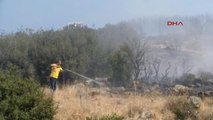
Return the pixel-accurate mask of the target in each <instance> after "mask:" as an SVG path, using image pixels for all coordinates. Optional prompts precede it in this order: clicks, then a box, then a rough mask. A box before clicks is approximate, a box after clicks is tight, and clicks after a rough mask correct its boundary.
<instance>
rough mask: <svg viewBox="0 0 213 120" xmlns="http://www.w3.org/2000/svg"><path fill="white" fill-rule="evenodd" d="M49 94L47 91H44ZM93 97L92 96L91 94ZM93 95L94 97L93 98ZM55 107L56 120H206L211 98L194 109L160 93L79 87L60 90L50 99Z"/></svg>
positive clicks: (181, 98) (184, 98)
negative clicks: (120, 91)
mask: <svg viewBox="0 0 213 120" xmlns="http://www.w3.org/2000/svg"><path fill="white" fill-rule="evenodd" d="M45 93H46V94H50V90H49V89H46V90H45ZM91 93H93V94H91ZM94 93H96V94H94ZM53 98H54V101H55V102H56V104H57V105H58V113H57V114H56V115H55V119H56V120H61V119H67V120H84V119H86V118H87V119H89V120H96V119H101V120H102V119H103V120H105V119H106V120H120V119H123V117H124V119H125V120H126V119H127V120H139V119H153V120H160V119H162V120H176V119H179V120H186V119H193V120H209V118H210V117H211V116H212V114H213V111H212V110H211V108H212V107H213V104H212V98H205V99H203V100H202V103H201V106H200V107H199V108H195V107H194V106H193V105H192V104H191V103H190V101H189V99H188V96H175V95H169V96H165V95H163V94H161V93H157V92H156V93H155V92H152V93H141V94H139V93H138V94H135V93H134V92H123V93H121V94H116V93H111V92H110V91H108V89H105V88H99V89H98V88H89V87H87V86H84V85H83V84H77V85H72V86H66V87H62V88H61V89H59V90H57V91H56V93H55V94H54V96H53Z"/></svg>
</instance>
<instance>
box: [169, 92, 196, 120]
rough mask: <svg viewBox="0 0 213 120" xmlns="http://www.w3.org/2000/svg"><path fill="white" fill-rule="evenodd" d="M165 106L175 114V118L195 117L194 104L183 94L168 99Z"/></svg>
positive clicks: (183, 119) (180, 119) (181, 119)
mask: <svg viewBox="0 0 213 120" xmlns="http://www.w3.org/2000/svg"><path fill="white" fill-rule="evenodd" d="M167 108H168V109H169V110H171V111H172V112H173V113H174V114H175V115H176V119H178V120H185V119H187V118H193V119H195V118H196V114H195V113H196V111H195V108H194V106H193V105H192V104H191V103H190V102H189V101H188V100H187V98H186V97H184V96H181V97H178V98H176V97H175V98H171V99H169V100H168V103H167Z"/></svg>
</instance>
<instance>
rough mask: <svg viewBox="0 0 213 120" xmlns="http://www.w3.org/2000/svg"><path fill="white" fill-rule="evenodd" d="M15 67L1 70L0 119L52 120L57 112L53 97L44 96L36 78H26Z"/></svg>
mask: <svg viewBox="0 0 213 120" xmlns="http://www.w3.org/2000/svg"><path fill="white" fill-rule="evenodd" d="M10 68H11V67H10ZM14 68H15V67H12V69H9V70H7V71H6V70H4V71H3V70H0V83H1V84H0V119H1V120H2V119H3V120H52V119H53V116H54V114H55V113H56V108H55V107H54V104H53V99H52V98H51V97H45V96H44V94H43V91H42V90H41V87H40V86H39V84H38V83H36V82H35V80H30V79H24V78H23V77H22V76H21V75H19V74H18V72H17V70H15V69H14Z"/></svg>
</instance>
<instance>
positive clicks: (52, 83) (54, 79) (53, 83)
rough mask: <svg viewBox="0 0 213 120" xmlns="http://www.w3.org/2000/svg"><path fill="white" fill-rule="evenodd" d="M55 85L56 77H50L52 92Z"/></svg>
mask: <svg viewBox="0 0 213 120" xmlns="http://www.w3.org/2000/svg"><path fill="white" fill-rule="evenodd" d="M56 85H57V79H56V78H53V77H50V88H51V89H52V91H53V92H54V91H55V90H56Z"/></svg>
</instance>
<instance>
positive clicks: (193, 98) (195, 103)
mask: <svg viewBox="0 0 213 120" xmlns="http://www.w3.org/2000/svg"><path fill="white" fill-rule="evenodd" d="M189 99H190V102H191V103H192V104H193V106H194V107H195V108H199V107H200V105H201V103H202V100H201V98H200V97H197V96H190V97H189Z"/></svg>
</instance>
